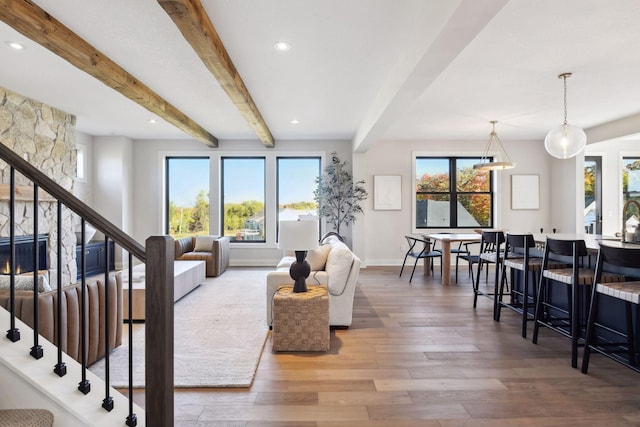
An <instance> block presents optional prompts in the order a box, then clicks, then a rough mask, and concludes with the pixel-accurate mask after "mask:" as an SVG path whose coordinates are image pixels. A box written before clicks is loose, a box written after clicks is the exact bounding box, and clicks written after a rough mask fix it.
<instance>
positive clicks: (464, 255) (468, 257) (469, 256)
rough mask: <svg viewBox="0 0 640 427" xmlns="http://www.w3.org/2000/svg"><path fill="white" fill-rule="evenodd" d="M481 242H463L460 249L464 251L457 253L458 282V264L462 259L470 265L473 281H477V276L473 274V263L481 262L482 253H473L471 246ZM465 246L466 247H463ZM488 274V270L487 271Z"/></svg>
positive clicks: (470, 275) (470, 274)
mask: <svg viewBox="0 0 640 427" xmlns="http://www.w3.org/2000/svg"><path fill="white" fill-rule="evenodd" d="M479 244H480V242H461V244H460V247H459V249H462V251H463V252H460V253H458V255H456V283H458V264H459V262H460V260H463V261H466V262H467V264H468V265H469V277H471V283H472V284H473V283H474V282H475V276H474V274H473V265H474V264H478V263H479V262H480V255H479V254H474V253H471V248H470V247H471V246H474V245H479ZM463 246H464V249H463V248H462V247H463ZM452 252H453V251H452ZM487 274H488V272H487Z"/></svg>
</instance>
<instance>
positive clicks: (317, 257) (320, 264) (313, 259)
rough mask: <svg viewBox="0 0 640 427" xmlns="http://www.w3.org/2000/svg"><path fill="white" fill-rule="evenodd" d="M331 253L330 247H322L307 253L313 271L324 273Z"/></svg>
mask: <svg viewBox="0 0 640 427" xmlns="http://www.w3.org/2000/svg"><path fill="white" fill-rule="evenodd" d="M330 251H331V246H330V245H322V246H318V247H317V248H315V249H312V250H310V251H308V252H307V262H308V263H309V265H310V266H311V271H324V268H325V265H326V264H327V258H328V257H329V252H330Z"/></svg>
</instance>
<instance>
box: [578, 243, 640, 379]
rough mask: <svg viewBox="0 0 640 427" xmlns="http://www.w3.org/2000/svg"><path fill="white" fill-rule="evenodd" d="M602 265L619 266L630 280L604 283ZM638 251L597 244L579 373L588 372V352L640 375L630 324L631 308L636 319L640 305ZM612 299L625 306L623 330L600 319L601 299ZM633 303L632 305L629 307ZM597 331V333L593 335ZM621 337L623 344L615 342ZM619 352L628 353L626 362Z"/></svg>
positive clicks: (633, 334)
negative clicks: (601, 355) (602, 297)
mask: <svg viewBox="0 0 640 427" xmlns="http://www.w3.org/2000/svg"><path fill="white" fill-rule="evenodd" d="M605 265H606V267H607V268H610V267H612V266H614V267H622V268H624V269H625V273H627V275H629V278H631V279H632V280H633V281H628V282H618V283H606V282H604V281H603V279H602V277H603V275H604V268H605ZM639 278H640V248H629V247H624V248H620V247H611V246H606V244H603V243H600V249H599V250H598V261H597V263H596V272H595V283H596V286H594V287H593V290H592V294H591V306H590V308H589V320H588V323H587V333H586V340H585V348H584V354H583V359H582V372H583V373H585V374H586V373H587V371H588V369H589V359H590V355H591V351H592V350H593V351H596V352H598V353H600V354H603V355H605V356H607V357H609V358H611V359H613V360H615V361H617V362H619V363H621V364H623V365H625V366H627V367H629V368H631V369H633V370H635V371H636V372H640V367H638V364H637V361H636V356H637V351H638V349H637V348H636V343H635V342H634V336H635V335H636V333H637V331H634V326H633V325H634V324H633V318H634V313H633V311H634V310H633V308H635V311H636V313H635V316H636V317H637V315H638V307H639V306H640V281H639ZM602 295H604V296H605V298H614V299H617V300H619V301H621V302H623V303H624V308H625V310H624V311H625V321H626V322H625V323H626V326H625V327H626V330H624V331H622V330H619V328H614V327H612V325H611V324H610V323H611V322H610V321H609V322H607V323H608V324H605V320H604V319H602V318H601V315H602V313H601V310H599V309H598V308H599V303H600V297H601V296H602ZM632 304H633V305H634V306H632ZM596 331H597V332H598V333H596ZM620 337H622V338H624V341H623V342H617V341H616V340H618V339H620ZM620 353H627V357H626V360H625V359H624V358H623V357H622V355H621V354H620Z"/></svg>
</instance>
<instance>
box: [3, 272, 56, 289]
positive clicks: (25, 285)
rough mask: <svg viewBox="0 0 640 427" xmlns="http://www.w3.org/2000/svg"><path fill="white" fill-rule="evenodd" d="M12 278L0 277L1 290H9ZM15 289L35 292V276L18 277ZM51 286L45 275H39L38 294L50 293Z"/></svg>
mask: <svg viewBox="0 0 640 427" xmlns="http://www.w3.org/2000/svg"><path fill="white" fill-rule="evenodd" d="M10 285H11V276H8V275H0V289H9V286H10ZM15 289H16V290H19V291H32V290H33V276H16V282H15ZM50 290H51V285H49V281H48V280H47V278H46V277H44V275H42V274H40V275H38V292H49V291H50Z"/></svg>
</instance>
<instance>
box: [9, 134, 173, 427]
mask: <svg viewBox="0 0 640 427" xmlns="http://www.w3.org/2000/svg"><path fill="white" fill-rule="evenodd" d="M0 159H2V160H4V161H5V162H6V163H7V164H8V165H9V166H10V180H11V182H10V184H9V193H10V201H9V206H10V208H9V212H10V214H9V223H10V230H11V231H10V236H9V240H10V242H11V243H10V247H11V254H12V255H11V256H10V259H11V261H10V277H11V287H10V292H11V295H12V296H14V295H15V287H14V282H15V271H16V268H15V267H16V266H15V260H14V255H13V254H14V252H15V226H14V224H15V221H14V216H15V193H16V188H15V187H16V186H15V179H14V175H15V172H19V173H20V174H22V175H23V176H24V177H26V178H27V179H29V180H30V181H31V182H32V184H33V204H32V206H31V209H32V210H33V211H35V212H37V209H34V207H35V206H39V189H42V190H44V191H45V192H46V193H47V195H48V196H49V195H50V196H51V197H53V198H54V199H55V200H56V202H57V207H58V217H57V236H58V238H57V240H58V250H57V252H56V253H57V254H62V255H63V256H64V252H63V251H62V250H61V243H60V242H61V237H60V236H61V235H62V232H61V231H62V230H61V224H62V222H63V221H62V214H61V212H62V207H65V208H67V209H69V210H71V211H72V212H73V213H74V214H75V215H78V216H79V217H80V221H81V225H82V230H83V237H84V229H85V224H86V223H90V224H91V225H92V226H93V227H94V228H96V229H97V230H99V231H100V232H102V233H103V234H104V235H105V240H106V241H107V242H109V241H113V242H114V243H115V244H116V245H118V247H119V248H122V249H123V250H124V251H126V252H128V265H129V268H130V274H129V278H130V279H129V280H132V278H133V274H132V273H131V269H132V268H133V261H134V257H135V258H136V259H138V260H139V261H141V262H145V263H146V271H145V274H146V277H147V288H146V295H145V296H146V298H145V301H146V307H145V310H146V327H145V333H146V340H145V341H146V344H145V345H146V354H147V355H148V356H147V359H146V372H147V377H146V378H145V399H144V401H145V408H146V414H145V413H144V410H142V409H141V408H140V407H138V406H136V405H134V404H133V403H132V397H133V389H132V387H131V385H130V386H129V388H128V398H127V397H125V396H124V395H122V394H120V392H118V391H116V390H115V389H113V388H111V387H110V385H109V355H108V354H107V356H106V357H105V377H104V378H98V377H96V376H95V375H93V374H92V373H91V372H89V371H88V370H87V366H86V361H85V360H84V359H85V358H83V360H82V361H81V363H78V362H76V361H75V360H73V359H72V358H70V357H68V356H66V355H65V354H63V353H62V352H61V350H60V348H59V347H57V346H56V345H55V344H54V343H50V342H48V341H46V340H44V339H41V337H40V336H39V334H38V330H37V328H38V292H37V291H34V294H33V295H34V296H33V301H34V308H33V310H34V313H33V319H34V325H35V326H34V328H35V331H33V330H31V328H29V327H28V326H27V325H25V324H24V323H23V322H21V321H20V320H19V319H17V318H16V317H15V313H14V309H13V304H11V307H10V309H9V311H7V310H4V309H0V329H2V328H5V330H6V331H7V334H6V338H0V383H1V384H2V387H0V410H2V411H0V414H2V415H0V426H5V425H6V426H12V425H25V426H32V425H52V424H51V422H49V424H33V423H32V424H26V423H27V417H37V416H39V415H43V416H44V418H46V416H45V414H46V415H48V414H47V412H46V411H45V412H40V411H38V410H34V409H32V408H43V409H46V410H48V412H49V413H51V414H53V416H54V423H53V425H54V426H64V427H74V426H76V425H77V426H105V427H106V426H118V425H126V426H129V427H133V426H140V425H147V424H148V425H152V426H154V427H155V426H158V427H165V426H166V427H169V426H172V425H173V420H174V413H173V408H174V407H173V404H174V403H173V277H174V275H173V265H174V263H173V260H174V245H173V239H171V238H170V237H168V236H152V237H150V238H149V239H147V241H146V242H145V243H146V244H145V246H144V247H143V246H142V245H140V244H139V243H137V242H136V241H135V240H134V239H132V238H131V237H130V236H128V235H127V234H126V233H124V232H123V231H122V230H120V229H119V228H118V227H116V226H115V225H113V224H112V223H110V222H109V221H108V220H106V219H105V218H104V217H102V216H101V215H100V214H98V213H97V212H96V211H94V210H93V209H91V208H90V207H89V206H87V205H85V204H84V203H83V202H81V201H80V200H79V199H77V198H76V197H75V196H73V195H72V194H70V193H69V192H68V191H67V190H65V189H64V188H62V187H61V186H60V185H58V184H57V183H56V182H54V181H53V180H51V179H50V178H49V177H47V176H46V175H45V174H44V173H42V172H41V171H40V170H38V169H37V168H35V167H34V166H32V165H31V164H30V163H28V162H26V161H25V160H24V159H22V158H21V157H20V156H19V155H17V154H16V153H15V152H13V151H12V150H11V149H10V148H8V147H7V146H6V145H5V144H3V143H2V141H0ZM33 223H34V224H33V233H32V234H33V235H34V236H37V235H38V215H35V216H34V219H33ZM51 228H52V227H51ZM34 239H35V237H34ZM84 240H85V239H84V238H83V239H82V243H81V245H82V253H84V252H85V248H84V245H85V243H84ZM33 246H34V249H33V250H34V259H38V249H37V244H35V243H34V245H33ZM107 254H108V251H105V257H106V259H105V265H109V263H108V260H109V259H108V255H107ZM63 256H57V257H56V258H57V263H58V268H57V272H58V273H57V274H58V277H57V283H58V289H61V288H62V285H63V283H62V262H63V260H62V258H63ZM66 261H67V262H68V261H69V260H66ZM83 265H84V263H83ZM37 270H38V268H37V264H36V265H35V268H34V271H35V273H34V282H36V280H37ZM81 270H83V271H82V272H81V282H82V283H83V288H84V281H85V276H86V273H85V271H84V270H85V268H82V269H81ZM108 277H109V272H106V273H105V282H106V281H108ZM129 289H133V286H132V284H131V283H129ZM60 296H61V294H60V293H58V301H62V299H61V298H60ZM132 299H133V296H132V295H131V294H130V295H129V304H130V306H129V310H130V312H131V304H132ZM83 300H84V293H83V298H82V299H81V301H83ZM105 300H108V295H105ZM61 305H63V304H57V306H58V308H59V311H60V310H61V309H62V308H60V306H61ZM83 307H84V305H83ZM105 311H106V312H108V311H109V310H105ZM80 312H81V313H85V312H86V310H85V309H82V310H80ZM81 317H83V318H84V316H81ZM61 318H62V317H61V315H60V314H58V317H57V319H61ZM56 323H57V324H56V327H57V328H59V327H60V326H59V325H60V322H59V321H57V322H56ZM81 324H83V325H84V324H85V322H84V320H82V321H81ZM108 324H109V322H108V319H105V325H108ZM107 327H108V326H105V328H107ZM130 327H131V324H130ZM59 335H60V334H58V333H56V336H59ZM103 335H104V336H105V337H108V336H109V332H108V330H105V331H104V334H103ZM83 336H85V334H84V333H82V334H81V337H83ZM129 337H130V340H131V335H129ZM58 339H59V338H58ZM131 344H132V343H131V342H130V343H129V349H130V353H129V357H130V360H131V358H132V354H131V348H132V345H131ZM83 348H86V347H83ZM104 348H110V347H109V344H108V338H105V347H104ZM130 370H131V368H130ZM158 373H161V374H160V375H159V374H158ZM154 374H155V375H154ZM7 410H8V412H6V411H7ZM23 411H27V412H23ZM18 414H23V415H24V417H22V418H19V419H20V421H18V422H19V423H22V424H9V423H3V421H1V420H2V418H1V417H2V416H6V417H13V418H15V417H16V415H18ZM36 419H37V418H36Z"/></svg>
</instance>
